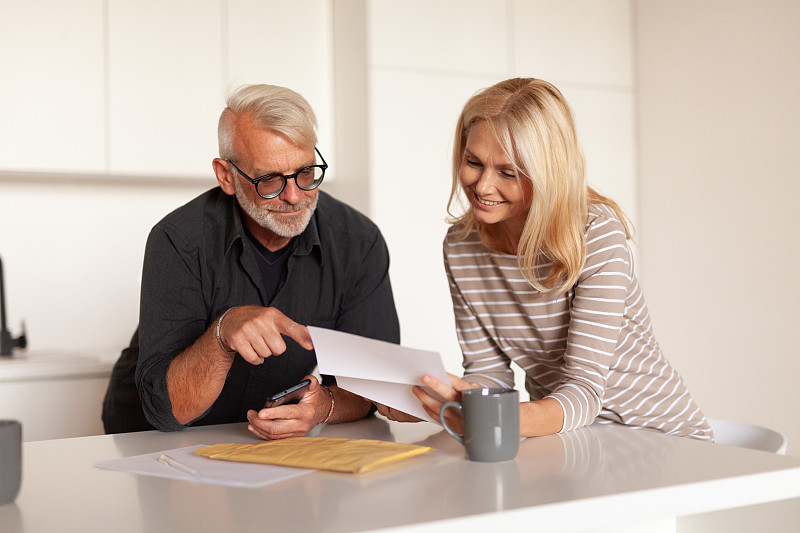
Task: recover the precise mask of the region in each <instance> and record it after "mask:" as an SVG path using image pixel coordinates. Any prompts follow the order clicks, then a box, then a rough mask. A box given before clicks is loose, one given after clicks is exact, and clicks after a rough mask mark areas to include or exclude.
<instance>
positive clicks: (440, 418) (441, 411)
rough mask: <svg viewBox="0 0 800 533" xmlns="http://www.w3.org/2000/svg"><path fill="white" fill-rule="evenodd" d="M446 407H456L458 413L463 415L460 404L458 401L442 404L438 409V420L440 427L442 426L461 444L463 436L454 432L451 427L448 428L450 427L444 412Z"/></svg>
mask: <svg viewBox="0 0 800 533" xmlns="http://www.w3.org/2000/svg"><path fill="white" fill-rule="evenodd" d="M448 407H452V408H453V409H457V410H458V413H459V414H461V415H462V417H463V414H462V413H463V411H462V410H461V404H460V403H458V402H445V403H444V405H442V408H441V409H439V422H441V423H442V427H444V430H445V431H447V432H448V433H449V434H450V436H451V437H453V438H454V439H456V440H457V441H458V442H460V443H461V444H464V438H463V437H462V436H461V435H459V434H458V433H456V432H455V431H453V430H452V429H450V427H449V426H448V425H447V422H446V421H445V418H444V412H445V411H446V410H447V408H448Z"/></svg>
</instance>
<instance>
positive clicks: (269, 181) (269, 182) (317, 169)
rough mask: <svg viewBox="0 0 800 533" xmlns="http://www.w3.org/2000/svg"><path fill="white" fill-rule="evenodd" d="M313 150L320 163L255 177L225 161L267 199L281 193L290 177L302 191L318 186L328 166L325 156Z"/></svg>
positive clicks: (231, 162) (229, 161) (228, 160)
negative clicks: (291, 170)
mask: <svg viewBox="0 0 800 533" xmlns="http://www.w3.org/2000/svg"><path fill="white" fill-rule="evenodd" d="M314 151H315V152H316V153H317V155H318V156H319V158H320V159H321V160H322V164H321V165H311V166H308V167H303V168H301V169H300V170H298V171H297V172H295V173H294V174H265V175H263V176H261V177H259V178H256V179H253V178H251V177H250V176H248V175H247V174H245V173H244V172H242V171H241V169H240V168H239V167H237V166H236V164H235V163H234V162H233V161H231V160H230V159H226V160H225V161H227V162H228V163H230V164H231V166H232V167H233V168H234V169H236V172H238V173H239V174H240V175H241V176H242V177H243V178H244V179H246V180H247V181H249V182H250V183H252V184H253V185H255V186H256V192H257V193H258V195H259V196H260V197H261V198H264V199H265V200H269V199H270V198H275V197H276V196H278V195H279V194H280V193H282V192H283V189H285V188H286V181H287V180H290V179H293V180H294V182H295V183H296V184H297V186H298V187H299V188H300V189H302V190H304V191H311V190H314V189H316V188H317V187H319V184H320V183H322V178H324V177H325V170H326V169H327V168H328V163H326V162H325V158H324V157H322V154H321V153H319V150H317V149H316V148H314Z"/></svg>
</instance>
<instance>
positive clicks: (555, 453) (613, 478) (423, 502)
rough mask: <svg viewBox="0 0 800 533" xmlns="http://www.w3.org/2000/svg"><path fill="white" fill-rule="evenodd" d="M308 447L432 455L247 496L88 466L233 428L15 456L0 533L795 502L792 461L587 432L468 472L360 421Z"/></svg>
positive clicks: (657, 513)
mask: <svg viewBox="0 0 800 533" xmlns="http://www.w3.org/2000/svg"><path fill="white" fill-rule="evenodd" d="M311 435H312V436H315V435H319V436H332V437H360V438H373V439H383V440H396V441H399V442H411V443H417V444H424V445H429V446H432V447H434V448H435V449H436V450H435V451H434V452H431V453H429V454H426V455H424V456H420V457H417V458H414V459H410V460H407V461H404V462H401V463H398V464H395V465H391V466H387V467H384V468H382V469H379V470H376V471H374V472H371V473H366V474H359V475H354V474H337V473H331V472H315V473H312V474H310V475H306V476H301V477H298V478H294V479H291V480H287V481H283V482H280V483H278V484H274V485H269V486H266V487H262V488H258V489H242V488H233V487H223V486H218V485H210V484H204V483H199V482H194V481H185V480H178V479H165V478H156V477H148V476H140V475H135V474H129V473H123V472H114V471H107V470H100V469H97V468H95V467H94V466H93V465H94V463H95V462H96V461H100V460H106V459H115V458H120V457H128V456H132V455H139V454H144V453H152V452H157V451H163V450H169V449H173V448H180V447H184V446H189V445H193V444H214V443H218V442H250V441H253V439H252V437H251V435H250V434H249V432H248V431H247V430H246V427H245V425H244V424H228V425H222V426H210V427H198V428H192V429H190V430H187V431H183V432H177V433H159V432H143V433H130V434H125V435H100V436H93V437H82V438H73V439H61V440H52V441H38V442H27V443H25V445H24V448H23V457H24V470H23V485H22V491H21V493H20V495H19V497H18V498H17V501H16V503H15V504H10V505H5V506H2V507H0V523H2V524H3V532H4V533H20V532H23V531H24V532H27V533H31V532H39V531H42V532H44V531H48V532H49V531H60V532H68V533H69V532H84V531H115V532H148V533H151V532H159V531H165V532H166V531H169V532H174V531H192V532H194V533H198V532H205V531H208V532H217V531H266V530H269V531H286V532H298V531H315V532H316V531H320V532H331V533H339V532H342V533H344V532H357V531H376V530H385V529H391V530H392V531H412V530H413V531H415V532H418V531H431V532H433V531H436V532H437V533H441V532H442V531H455V530H458V531H459V532H462V533H463V532H465V531H481V532H482V533H485V532H486V531H512V530H521V529H522V528H529V527H534V526H535V529H536V530H537V531H548V532H551V531H583V530H588V529H596V528H614V527H616V526H619V525H620V524H626V525H630V524H632V523H638V522H654V521H656V522H657V521H661V520H668V519H673V520H674V517H676V516H682V515H691V514H696V513H703V512H708V511H714V510H719V509H726V508H731V507H737V506H745V505H751V504H757V503H763V502H768V501H775V500H781V499H788V498H797V497H800V458H797V457H787V456H780V455H775V454H769V453H765V452H758V451H753V450H747V449H743V448H735V447H731V446H721V445H715V444H711V443H705V442H700V441H695V440H691V439H687V438H679V437H669V436H665V435H661V434H658V433H653V432H645V431H636V430H631V429H629V428H625V427H621V426H599V425H593V426H590V427H588V428H582V429H579V430H576V431H572V432H569V433H567V434H564V435H551V436H548V437H540V438H532V439H527V440H525V441H523V442H522V443H521V445H520V450H519V454H518V455H517V457H516V459H515V460H514V461H509V462H506V463H496V464H492V463H474V462H471V461H468V460H467V459H466V455H465V453H464V450H463V448H462V447H461V446H460V445H459V444H458V443H456V441H455V440H453V439H452V438H450V437H449V436H448V435H446V434H445V433H444V432H443V431H442V430H441V428H440V427H439V426H436V425H434V424H430V423H427V422H422V423H418V424H399V423H395V422H387V421H386V420H384V419H382V418H371V419H367V420H363V421H359V422H355V423H350V424H339V425H332V426H319V427H318V428H315V429H314V430H313V431H312V434H311Z"/></svg>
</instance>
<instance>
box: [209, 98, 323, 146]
mask: <svg viewBox="0 0 800 533" xmlns="http://www.w3.org/2000/svg"><path fill="white" fill-rule="evenodd" d="M226 103H227V107H226V108H225V109H223V110H222V114H221V115H220V117H219V125H218V126H217V138H218V142H219V156H220V157H221V158H222V159H235V158H236V154H234V153H233V152H234V149H233V135H234V132H235V129H236V117H237V116H239V115H241V114H245V113H248V114H250V115H251V116H252V117H253V119H254V120H255V123H256V124H257V125H258V126H259V127H261V128H264V129H268V130H272V131H276V132H278V133H281V134H283V135H285V136H286V137H287V138H288V139H289V140H290V141H292V142H293V143H295V144H297V145H299V146H305V147H314V146H316V145H317V131H316V129H317V117H316V116H315V115H314V110H313V109H312V108H311V105H310V104H309V103H308V101H307V100H306V99H305V98H303V97H302V96H301V95H300V94H299V93H296V92H295V91H293V90H291V89H287V88H286V87H279V86H277V85H264V84H260V85H244V86H242V87H239V88H238V89H236V90H235V91H233V92H231V93H230V94H229V95H228V98H227V102H226Z"/></svg>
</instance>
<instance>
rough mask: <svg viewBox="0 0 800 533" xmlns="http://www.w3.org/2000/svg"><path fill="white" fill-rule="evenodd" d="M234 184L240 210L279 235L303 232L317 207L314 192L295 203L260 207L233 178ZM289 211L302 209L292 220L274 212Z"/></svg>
mask: <svg viewBox="0 0 800 533" xmlns="http://www.w3.org/2000/svg"><path fill="white" fill-rule="evenodd" d="M234 186H235V187H236V200H237V201H238V202H239V207H241V208H242V211H244V212H245V213H247V214H248V215H249V216H250V218H252V219H253V220H255V222H256V224H258V225H259V226H261V227H262V228H264V229H268V230H270V231H271V232H273V233H274V234H275V235H278V236H280V237H287V238H291V237H297V236H298V235H300V234H301V233H303V232H304V231H305V230H306V227H308V223H309V222H310V221H311V216H312V215H313V214H314V210H316V208H317V200H318V199H319V194H316V195H315V196H314V198H313V199H312V198H308V197H306V198H303V199H302V200H301V201H300V203H298V204H295V205H288V204H267V205H266V206H264V207H260V206H258V205H256V204H255V202H253V201H251V200H250V199H249V198H248V197H247V194H245V192H244V187H243V185H242V183H240V182H239V180H234ZM291 211H302V212H303V214H302V215H301V216H299V217H295V219H294V220H284V219H283V217H280V216H275V214H274V213H276V212H280V213H288V212H291Z"/></svg>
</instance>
